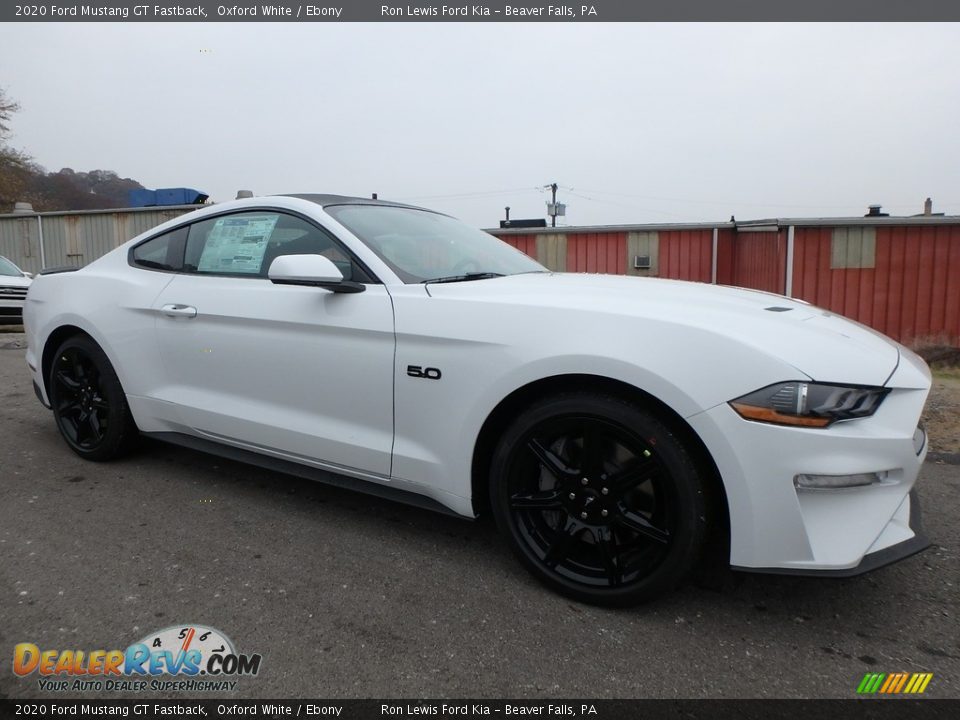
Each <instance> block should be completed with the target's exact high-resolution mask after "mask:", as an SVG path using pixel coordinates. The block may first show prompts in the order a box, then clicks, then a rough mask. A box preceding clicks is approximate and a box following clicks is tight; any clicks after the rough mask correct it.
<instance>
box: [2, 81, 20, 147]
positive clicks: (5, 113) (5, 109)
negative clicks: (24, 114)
mask: <svg viewBox="0 0 960 720" xmlns="http://www.w3.org/2000/svg"><path fill="white" fill-rule="evenodd" d="M19 109H20V105H19V103H17V102H14V101H13V100H10V99H9V98H7V93H6V92H5V91H4V89H3V88H0V140H6V139H7V138H8V137H9V136H10V124H9V123H10V118H11V117H12V116H13V114H14V113H15V112H17V111H18V110H19Z"/></svg>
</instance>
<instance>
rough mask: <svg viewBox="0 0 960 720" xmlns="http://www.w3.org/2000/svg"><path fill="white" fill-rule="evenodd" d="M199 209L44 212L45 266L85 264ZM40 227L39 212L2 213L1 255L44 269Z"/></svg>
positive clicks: (36, 269) (24, 265)
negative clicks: (13, 214)
mask: <svg viewBox="0 0 960 720" xmlns="http://www.w3.org/2000/svg"><path fill="white" fill-rule="evenodd" d="M195 209H196V207H184V206H177V207H165V208H149V209H147V210H124V211H113V212H110V211H108V212H102V213H100V212H85V213H76V214H73V215H68V214H57V215H42V216H40V217H41V219H42V222H43V250H44V253H43V254H44V260H45V266H46V267H58V266H64V265H74V266H77V267H80V266H83V265H86V264H87V263H89V262H91V261H92V260H95V259H97V258H98V257H100V256H101V255H105V254H106V253H107V252H109V251H110V250H112V249H113V248H115V247H117V246H118V245H122V244H123V243H125V242H126V241H127V240H129V239H131V238H133V237H136V236H137V235H139V234H140V233H142V232H146V231H147V230H149V229H150V228H153V227H156V226H157V225H160V224H161V223H164V222H166V221H167V220H172V219H173V218H175V217H179V216H180V215H183V214H184V213H186V212H190V211H191V210H195ZM39 238H40V228H39V225H38V223H37V216H36V215H24V216H20V217H14V216H9V215H8V216H5V217H0V255H4V256H5V257H8V258H10V259H11V260H13V262H15V263H16V264H17V265H19V266H20V267H21V268H23V269H24V270H26V271H28V272H33V273H36V272H39V271H40V270H41V266H40V239H39Z"/></svg>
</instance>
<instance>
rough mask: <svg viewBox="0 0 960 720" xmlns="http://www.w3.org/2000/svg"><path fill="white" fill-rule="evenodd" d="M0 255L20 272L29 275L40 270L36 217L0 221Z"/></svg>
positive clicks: (38, 235)
mask: <svg viewBox="0 0 960 720" xmlns="http://www.w3.org/2000/svg"><path fill="white" fill-rule="evenodd" d="M0 255H3V256H4V257H6V258H10V259H11V260H12V261H13V262H15V263H16V264H17V265H18V266H19V267H20V269H21V270H26V271H27V272H31V273H38V272H40V270H42V267H41V265H40V233H39V229H38V228H37V218H36V217H33V216H28V217H16V218H14V217H11V218H2V219H0Z"/></svg>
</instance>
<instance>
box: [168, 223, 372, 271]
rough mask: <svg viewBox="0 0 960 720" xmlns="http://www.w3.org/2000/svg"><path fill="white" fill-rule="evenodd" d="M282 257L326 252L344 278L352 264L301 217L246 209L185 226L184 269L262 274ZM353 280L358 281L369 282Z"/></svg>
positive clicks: (339, 249)
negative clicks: (186, 232)
mask: <svg viewBox="0 0 960 720" xmlns="http://www.w3.org/2000/svg"><path fill="white" fill-rule="evenodd" d="M281 255H325V256H326V257H328V258H330V259H331V260H332V261H333V262H334V263H335V264H336V265H337V267H339V268H340V271H341V272H342V273H343V276H344V278H346V279H347V280H351V279H354V276H355V275H357V274H358V273H356V272H354V269H355V268H354V263H352V262H351V259H350V257H349V256H348V255H347V254H346V253H345V252H344V251H343V250H342V249H341V248H340V247H339V246H338V245H337V244H336V243H335V241H334V240H333V238H332V237H330V236H329V235H328V234H327V233H325V232H323V231H322V230H320V229H319V228H317V227H315V226H314V225H311V224H310V223H308V222H306V221H305V220H301V219H300V218H298V217H294V216H292V215H284V214H283V213H275V212H247V213H238V214H236V215H225V216H222V217H218V218H211V219H210V220H203V221H201V222H198V223H195V224H194V225H192V226H191V227H190V236H189V238H188V240H187V251H186V258H185V260H184V269H185V270H186V271H187V272H193V273H201V274H221V275H249V276H251V277H267V272H268V271H269V269H270V264H271V263H272V262H273V261H274V260H275V259H276V258H278V257H280V256H281ZM359 274H361V275H364V277H363V279H361V278H359V277H358V278H356V279H358V280H360V281H361V282H364V281H368V280H367V279H366V277H365V274H363V273H359Z"/></svg>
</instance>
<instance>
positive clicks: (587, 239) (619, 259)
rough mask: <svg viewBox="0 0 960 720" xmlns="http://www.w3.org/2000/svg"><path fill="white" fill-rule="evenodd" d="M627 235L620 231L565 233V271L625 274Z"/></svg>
mask: <svg viewBox="0 0 960 720" xmlns="http://www.w3.org/2000/svg"><path fill="white" fill-rule="evenodd" d="M626 261H627V235H626V233H622V232H598V233H584V232H578V233H570V234H568V235H567V272H588V273H605V274H608V275H625V274H626V272H627V268H626V265H627V262H626Z"/></svg>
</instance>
